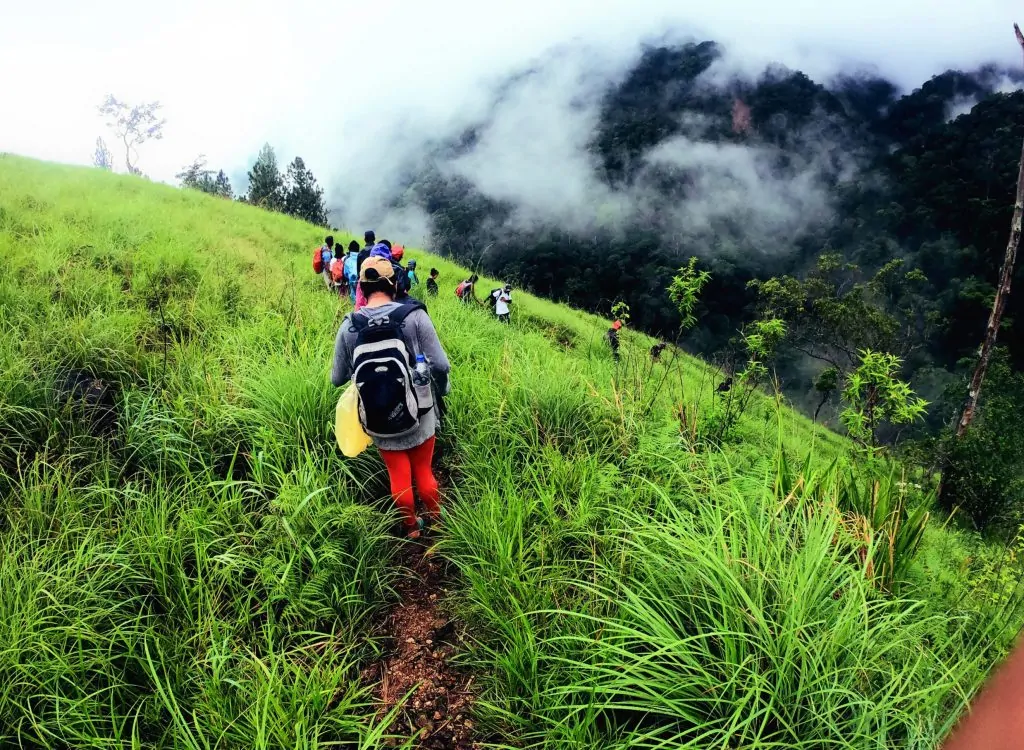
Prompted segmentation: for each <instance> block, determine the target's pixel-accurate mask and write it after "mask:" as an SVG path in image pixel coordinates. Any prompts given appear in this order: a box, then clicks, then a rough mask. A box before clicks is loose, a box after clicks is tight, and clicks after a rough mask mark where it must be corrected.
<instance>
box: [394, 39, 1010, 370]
mask: <svg viewBox="0 0 1024 750" xmlns="http://www.w3.org/2000/svg"><path fill="white" fill-rule="evenodd" d="M1021 79H1022V76H1021V75H1020V74H1017V73H1011V72H1009V71H1007V70H1004V69H1001V68H998V67H996V66H994V65H989V66H983V67H981V68H978V69H976V70H970V71H952V70H951V71H947V72H945V73H942V74H941V75H937V76H935V77H934V78H932V79H930V80H929V81H926V82H925V83H924V84H923V85H922V86H921V87H920V88H918V89H916V90H914V91H911V92H904V91H901V90H900V88H899V87H898V86H897V85H896V84H895V83H893V82H891V81H888V80H886V79H885V78H883V77H880V76H878V75H876V74H872V73H857V72H854V73H846V74H843V75H840V76H837V77H835V78H833V79H831V80H827V81H823V82H819V81H815V80H812V79H811V78H810V77H809V76H807V75H805V74H804V73H802V72H800V71H797V70H790V69H787V68H785V67H783V66H779V65H773V66H768V67H767V68H765V69H764V70H762V71H761V72H760V74H758V75H755V76H751V75H749V72H741V68H740V67H739V66H737V65H736V64H735V62H734V61H732V60H731V59H730V57H729V53H728V51H727V50H725V49H724V48H723V47H721V46H720V45H718V44H716V43H714V42H710V41H705V42H699V43H698V42H691V43H681V44H660V45H650V46H647V47H645V48H644V49H643V50H642V52H641V53H640V56H639V58H637V59H635V60H632V61H630V62H629V63H628V64H625V65H624V64H623V63H622V61H621V60H618V61H616V60H611V59H606V58H605V57H603V56H602V55H601V52H600V50H596V49H594V48H592V47H587V46H585V45H566V46H562V47H560V48H558V49H556V50H554V51H552V53H551V54H549V55H547V56H545V57H544V59H542V60H539V61H536V62H535V63H534V64H532V65H530V66H527V67H525V68H524V69H522V70H520V71H518V72H517V73H515V74H514V75H511V76H509V77H507V78H506V79H503V80H502V81H500V83H499V84H497V85H496V86H495V88H494V91H493V95H492V97H491V99H490V101H489V103H488V105H487V106H486V107H484V108H483V109H482V114H480V116H478V117H477V118H475V119H474V120H473V122H471V123H469V124H467V125H466V126H465V127H462V128H459V129H458V130H456V131H455V132H454V133H453V134H451V135H446V136H443V137H440V138H435V139H433V140H431V141H430V142H429V143H427V144H425V145H423V146H422V147H420V148H417V149H410V152H409V153H410V156H409V158H408V159H406V161H405V164H404V167H403V168H402V169H401V170H400V173H399V176H398V177H396V178H394V183H393V185H392V189H391V190H390V191H389V195H388V197H387V212H388V221H389V222H391V223H395V222H400V223H401V224H402V225H403V227H404V228H405V229H407V230H408V231H409V232H412V233H418V234H420V235H422V236H424V238H425V239H426V240H427V244H428V246H430V247H431V248H432V249H434V250H436V251H438V252H441V253H444V254H447V255H450V256H452V257H455V258H458V259H459V260H461V261H463V262H466V263H469V264H471V265H474V266H477V267H479V268H481V269H483V270H486V271H487V272H488V273H491V274H494V275H497V276H501V277H505V278H508V279H509V280H510V281H512V282H514V283H518V284H520V285H525V286H527V287H529V288H530V289H532V290H533V291H536V292H538V293H541V294H544V295H547V296H550V297H554V298H557V299H564V300H568V301H570V302H572V303H573V304H576V305H579V306H582V307H585V308H587V309H591V310H595V311H601V312H607V311H608V310H609V309H610V307H611V305H612V304H613V303H614V302H615V301H617V300H625V301H627V302H628V303H629V304H630V305H631V307H632V310H633V318H632V320H633V323H634V324H636V325H638V326H641V327H643V328H645V329H647V330H650V331H652V332H655V333H659V334H661V335H666V336H671V335H672V333H673V331H675V330H676V327H677V320H676V315H675V311H674V310H673V309H672V306H671V305H670V304H669V303H668V299H667V294H666V292H665V287H667V285H668V283H669V281H670V280H671V276H672V273H673V272H674V270H675V269H676V268H678V267H679V266H681V265H682V264H683V263H684V262H685V261H686V259H687V258H689V257H690V256H692V255H696V256H697V257H699V258H700V259H701V260H702V262H703V263H704V264H706V265H707V266H709V267H710V268H711V270H712V273H713V280H712V283H711V285H710V286H709V288H708V290H707V292H706V293H705V295H704V300H703V303H702V306H703V309H702V310H701V315H700V325H699V326H698V327H697V328H696V329H695V330H694V331H693V332H692V333H691V334H690V336H689V338H688V339H687V343H688V345H689V346H691V348H694V349H696V350H699V351H702V352H704V353H713V352H716V351H720V350H721V349H722V348H723V347H725V346H726V344H727V342H728V340H729V339H730V338H731V337H733V336H734V335H735V333H736V331H737V329H738V328H739V327H740V326H741V325H742V323H743V321H744V320H746V319H749V317H750V316H751V315H752V314H753V310H752V308H751V304H752V302H753V298H752V294H751V292H750V291H749V290H748V289H747V282H748V281H750V280H751V279H755V278H767V277H769V276H776V275H779V274H799V273H800V272H801V271H802V270H803V269H805V268H807V267H809V266H810V265H811V264H813V261H814V258H815V257H816V256H817V255H818V254H819V253H820V252H822V251H823V250H826V249H827V250H829V251H832V252H838V253H840V254H841V255H842V257H843V258H844V259H845V260H846V261H848V262H849V263H856V264H859V265H860V266H862V267H863V268H865V269H872V268H877V267H879V266H880V265H881V264H883V263H885V262H887V261H888V260H891V259H892V258H903V259H905V260H906V262H907V264H908V267H910V266H920V267H922V269H923V270H924V271H925V273H926V275H927V283H928V284H929V285H930V287H929V293H930V294H933V296H934V299H935V300H936V309H935V311H934V316H935V317H936V319H937V320H939V321H940V323H939V325H938V330H937V333H936V334H935V336H933V337H932V338H931V339H930V340H929V341H928V342H927V348H928V349H929V355H928V356H926V357H923V358H922V359H921V361H920V362H918V363H917V365H923V364H932V363H937V364H939V365H941V366H943V367H950V366H952V365H953V364H954V363H955V362H956V360H957V359H958V358H959V357H961V356H964V355H967V354H969V353H970V352H971V350H972V349H973V348H974V347H975V346H976V345H977V341H978V339H979V336H980V332H981V330H982V328H983V325H984V319H985V315H986V314H987V304H988V303H987V301H986V300H987V296H988V295H989V294H990V291H991V287H992V283H993V282H994V280H995V278H996V274H997V269H998V267H999V263H1000V261H1001V259H1002V254H1003V249H1004V247H1005V236H1006V231H1007V226H1008V223H1009V217H1010V212H1011V211H1012V191H1013V186H1014V183H1015V178H1016V166H1017V157H1018V155H1019V149H1020V142H1021V137H1022V136H1024V118H1022V117H1021V115H1022V114H1024V95H1022V94H1021V93H1020V91H1019V90H1018V85H1019V83H1020V82H1021ZM1022 300H1024V298H1021V297H1020V296H1019V295H1018V297H1017V298H1016V300H1014V301H1011V309H1010V310H1009V312H1008V317H1009V318H1011V319H1012V318H1019V317H1020V313H1021V312H1022V308H1024V302H1022ZM1004 343H1007V344H1008V345H1009V346H1010V347H1011V349H1012V350H1013V352H1014V354H1015V356H1016V357H1017V359H1018V361H1020V358H1021V356H1022V352H1021V347H1020V342H1019V339H1018V338H1017V337H1016V336H1015V334H1014V332H1013V330H1012V326H1011V327H1010V329H1009V331H1008V333H1007V335H1006V336H1004ZM915 366H916V365H915Z"/></svg>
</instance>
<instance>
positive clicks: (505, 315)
mask: <svg viewBox="0 0 1024 750" xmlns="http://www.w3.org/2000/svg"><path fill="white" fill-rule="evenodd" d="M494 294H495V301H494V314H495V315H497V316H498V320H500V321H501V322H502V323H508V322H509V317H510V315H511V313H510V312H509V307H508V306H509V304H510V303H511V302H512V287H511V286H510V285H509V284H506V285H505V286H504V288H502V289H498V290H497V291H496V292H495V293H494Z"/></svg>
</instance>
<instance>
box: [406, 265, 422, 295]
mask: <svg viewBox="0 0 1024 750" xmlns="http://www.w3.org/2000/svg"><path fill="white" fill-rule="evenodd" d="M405 275H406V277H407V278H408V279H409V291H412V288H413V287H414V286H416V285H417V284H419V283H420V280H419V279H418V278H417V277H416V259H415V258H413V259H410V260H409V262H408V263H406V264H405Z"/></svg>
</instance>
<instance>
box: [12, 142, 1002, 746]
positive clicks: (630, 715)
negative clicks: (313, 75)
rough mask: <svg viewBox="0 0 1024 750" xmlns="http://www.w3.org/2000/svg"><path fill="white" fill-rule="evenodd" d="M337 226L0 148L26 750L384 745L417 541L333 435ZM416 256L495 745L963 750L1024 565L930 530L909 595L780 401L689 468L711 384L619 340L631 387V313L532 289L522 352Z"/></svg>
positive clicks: (465, 602) (16, 620)
mask: <svg viewBox="0 0 1024 750" xmlns="http://www.w3.org/2000/svg"><path fill="white" fill-rule="evenodd" d="M321 234H322V232H321V231H320V230H318V229H317V228H315V227H311V226H309V225H305V224H301V223H299V222H296V221H293V220H291V219H288V218H285V217H283V216H278V215H273V214H270V213H266V212H264V211H261V210H258V209H255V208H251V207H248V206H244V205H239V204H233V203H230V202H226V201H221V200H218V199H213V198H209V197H207V196H204V195H201V194H198V193H192V192H184V191H179V190H176V189H173V188H169V187H166V186H163V185H154V184H151V183H149V182H146V181H145V180H142V179H138V178H132V177H120V176H112V175H109V174H106V173H103V172H100V171H97V170H89V169H77V168H70V167H62V166H56V165H51V164H43V163H38V162H34V161H30V160H26V159H21V158H16V157H11V156H0V256H2V257H3V258H4V260H5V262H4V263H3V264H2V265H0V471H2V477H0V497H2V503H3V504H2V515H0V744H14V745H18V744H19V743H20V745H21V746H24V747H52V748H65V747H76V748H78V747H97V748H98V747H104V748H115V747H116V748H121V747H125V748H127V747H153V748H164V747H183V748H251V747H266V748H272V747H273V748H277V747H294V748H315V747H352V748H371V747H376V746H378V745H379V744H380V743H381V742H382V740H381V733H382V732H383V731H384V727H386V726H388V724H389V722H388V721H387V719H386V718H382V717H379V716H378V714H377V708H376V707H375V706H373V705H372V704H371V701H370V693H369V690H368V688H367V686H366V685H364V684H362V683H361V682H360V677H359V675H360V670H361V669H362V668H363V667H365V666H366V665H367V664H368V663H370V662H371V661H373V660H374V659H375V658H376V657H377V656H378V655H379V653H380V650H381V648H383V645H382V644H381V643H378V642H377V641H376V640H375V639H374V637H373V628H372V624H373V620H374V617H375V616H376V615H378V614H379V613H380V612H381V611H382V609H383V608H384V607H386V606H387V605H388V604H389V603H390V602H392V601H393V600H394V596H395V594H394V583H395V580H396V577H397V576H399V575H401V571H400V570H399V569H398V567H397V566H396V562H395V560H396V552H397V551H398V545H399V544H400V542H398V541H397V539H396V538H395V537H394V536H393V535H392V534H391V533H390V531H391V527H392V524H393V521H394V517H393V516H392V514H391V508H390V503H389V502H388V501H387V499H386V492H387V489H386V488H387V483H386V477H385V475H384V470H383V466H382V465H381V463H380V461H379V459H378V458H377V457H376V456H375V455H372V452H367V453H366V454H364V455H363V456H360V457H359V458H358V459H356V460H345V459H343V458H342V457H341V456H340V454H339V453H338V451H337V450H336V448H335V446H334V444H333V435H332V421H333V406H334V403H335V400H336V398H337V395H338V392H337V391H335V390H334V389H333V388H331V386H330V384H329V382H328V369H329V363H330V358H331V354H332V348H333V341H334V334H335V332H336V330H337V326H338V323H339V322H340V320H341V317H342V316H343V315H344V313H345V311H346V305H345V304H344V303H341V302H339V301H338V300H337V299H336V298H334V297H331V296H329V295H328V294H327V293H326V292H325V290H324V289H323V285H322V282H321V281H320V279H319V278H318V277H316V276H314V275H313V274H312V272H311V268H310V258H309V256H310V251H311V249H312V248H313V247H314V246H315V245H316V244H317V243H318V242H319V240H320V238H321ZM336 236H337V233H336ZM397 239H400V238H397ZM346 240H347V237H346ZM412 257H416V258H417V259H418V260H419V261H420V262H419V266H420V268H421V269H422V270H423V271H424V276H425V272H426V271H427V270H429V268H430V267H431V266H436V267H437V268H439V269H440V270H441V272H442V276H441V284H442V293H441V295H440V297H439V298H437V299H434V300H429V306H430V311H431V315H432V317H433V319H434V320H435V323H436V325H437V328H438V331H439V334H440V336H441V338H442V341H443V342H444V344H445V346H446V348H447V350H448V352H449V355H450V356H451V359H452V362H453V366H454V371H453V376H452V382H453V388H454V390H453V393H452V395H451V397H450V399H449V418H448V420H447V424H446V425H445V428H444V430H443V432H442V434H441V446H442V449H443V460H444V463H445V470H446V471H445V475H446V476H448V477H450V478H451V481H450V484H449V486H448V487H446V488H445V493H446V508H447V511H448V516H447V520H446V523H445V525H444V526H443V529H442V531H441V532H440V536H439V538H438V544H437V551H438V553H439V554H441V555H443V556H445V557H446V558H447V559H448V560H449V561H450V562H451V563H452V564H453V566H454V569H455V570H456V571H457V573H458V575H457V578H456V586H457V591H456V592H455V594H454V596H453V598H452V601H451V602H449V606H451V607H452V608H453V609H454V610H455V611H456V612H457V613H458V614H459V615H460V616H461V617H463V618H464V619H465V620H466V622H467V625H468V632H469V633H470V634H471V635H472V643H471V646H470V648H469V650H468V651H466V652H465V653H463V654H462V655H461V659H462V660H463V661H464V663H465V664H466V666H467V667H469V668H472V669H473V670H475V672H476V678H475V684H476V685H477V686H478V687H479V689H480V699H479V701H478V703H477V707H476V713H477V718H478V719H479V721H480V722H481V726H482V728H483V733H484V734H485V735H486V736H487V737H489V738H490V739H491V740H493V742H494V743H495V744H497V745H499V746H502V745H505V746H515V747H536V748H565V749H568V748H579V749H581V750H582V749H583V748H632V747H637V748H675V747H693V748H705V747H720V748H732V747H735V748H739V747H743V748H792V747H804V748H825V747H828V748H883V747H891V748H903V747H919V748H930V747H934V746H935V744H936V742H937V741H938V739H939V738H940V737H941V736H942V735H943V734H944V733H945V732H946V731H947V729H948V727H949V726H951V725H952V723H953V722H954V721H955V719H956V716H957V715H958V713H959V711H960V710H961V709H962V707H963V705H964V704H965V701H966V699H967V697H968V696H969V695H970V694H971V693H972V692H973V691H974V690H975V689H976V687H977V685H978V684H979V681H980V680H981V679H982V677H983V676H984V674H985V672H986V671H987V670H988V669H989V668H990V666H991V664H992V663H993V662H994V661H995V660H996V659H997V658H998V657H999V656H1000V654H1001V653H1002V652H1003V651H1004V650H1005V648H1006V647H1007V645H1008V643H1009V642H1010V640H1011V639H1012V636H1013V635H1014V633H1015V631H1016V628H1017V626H1018V624H1019V622H1020V613H1019V607H1018V603H1019V599H1020V597H1019V595H1018V594H1017V593H1016V592H1015V590H1014V589H1012V587H1010V581H1011V579H1013V578H1014V577H1013V576H1012V575H1009V573H1010V572H1012V571H1015V570H1019V564H1020V563H1019V557H1020V556H1019V555H1017V556H1014V555H1002V553H1001V551H1000V550H994V549H992V548H991V547H989V546H987V545H986V544H984V543H983V542H982V541H981V540H979V539H977V538H976V537H973V536H971V535H968V534H965V533H964V532H962V531H951V530H950V529H948V528H946V527H945V526H944V525H943V519H941V518H939V519H933V520H932V521H930V522H929V523H928V525H927V527H926V528H925V529H924V542H923V544H922V546H921V548H920V551H919V553H918V554H917V556H916V557H913V558H911V556H910V554H909V553H908V554H907V556H906V560H904V561H902V562H907V561H909V562H908V564H907V565H905V566H895V569H898V570H900V571H909V572H907V573H905V575H903V577H902V578H901V579H900V581H899V582H898V583H899V585H898V586H895V587H893V592H892V593H890V592H888V591H887V590H885V588H886V587H883V586H881V585H879V582H878V580H877V579H876V578H875V577H874V576H873V574H872V572H871V568H870V566H868V565H867V563H866V561H870V560H877V559H880V558H879V557H878V550H879V549H883V551H884V548H883V547H882V546H881V545H883V541H884V540H882V539H881V538H880V535H876V536H872V534H871V533H869V532H868V531H866V530H865V529H866V527H865V526H864V525H863V524H862V523H861V520H862V516H860V515H858V514H855V513H852V511H851V507H850V503H851V501H850V500H849V497H854V496H855V497H856V498H858V500H857V502H860V503H863V502H864V499H863V498H864V497H865V496H866V495H864V492H861V494H857V495H851V494H850V493H849V492H847V493H846V494H843V493H842V492H840V490H839V484H838V480H835V481H836V483H834V484H829V483H828V482H825V481H824V480H822V481H821V483H820V484H818V485H816V487H817V490H816V491H815V492H811V491H810V489H809V487H810V485H811V484H812V482H811V479H812V475H814V476H816V477H819V478H822V477H826V476H833V475H831V474H828V470H827V467H828V466H830V465H832V464H833V463H836V464H838V465H839V466H840V468H841V473H842V474H843V476H846V467H848V466H849V465H850V464H851V463H852V458H851V455H852V454H851V451H850V447H849V445H848V444H847V443H846V441H845V440H843V439H842V438H840V437H839V436H837V435H835V434H834V433H831V432H829V431H827V430H824V429H822V428H820V427H818V426H815V425H813V424H811V422H810V421H809V420H807V419H806V418H804V417H802V416H800V415H798V414H796V413H795V412H792V411H790V410H788V409H786V408H785V407H784V406H780V405H779V404H778V403H777V401H776V400H775V399H773V398H770V397H767V396H762V395H760V394H759V395H757V396H756V397H755V398H754V400H753V402H752V406H751V408H750V410H749V411H748V413H747V414H745V415H744V416H743V418H742V419H741V421H740V423H739V425H738V426H737V428H736V430H735V434H734V435H733V436H732V438H731V439H730V440H729V441H728V442H727V443H726V444H724V445H722V446H720V447H716V448H714V449H711V448H709V447H708V446H706V445H701V446H694V445H691V444H689V443H688V442H687V441H686V439H685V438H684V437H682V436H681V435H680V424H679V420H678V417H677V414H678V411H679V408H680V406H685V407H686V409H687V414H688V415H689V416H690V417H693V415H697V418H698V419H699V418H701V415H706V414H707V413H708V412H709V411H710V410H711V409H712V408H713V403H714V399H715V398H716V396H715V394H714V387H715V385H716V384H717V382H718V378H719V376H718V375H717V373H715V372H714V371H713V370H711V369H710V368H708V367H707V366H706V365H704V364H703V363H702V362H700V361H698V360H696V359H693V358H690V357H687V356H685V355H682V354H675V355H671V356H667V357H666V360H665V362H664V363H662V364H659V365H656V366H651V365H650V364H649V362H648V360H647V357H646V351H647V348H648V347H649V345H650V343H651V341H650V340H649V339H648V338H647V337H645V336H643V335H641V334H638V333H635V332H626V334H625V335H624V337H623V341H624V343H623V353H624V360H623V363H622V364H620V365H618V366H616V365H613V363H612V362H611V360H610V356H609V352H608V349H607V345H606V344H605V341H604V338H603V334H604V332H605V330H606V329H607V325H608V324H607V321H604V320H601V319H599V318H597V317H595V316H592V315H589V314H585V313H582V312H579V311H575V310H570V309H568V308H566V307H563V306H560V305H557V304H554V303H552V302H549V301H545V300H541V299H537V298H533V297H531V296H529V295H526V294H523V293H519V292H517V293H516V297H517V298H516V301H515V306H514V322H513V324H512V325H511V326H508V327H506V326H502V325H500V324H498V323H497V322H496V321H495V320H494V319H493V316H491V315H490V314H489V313H488V311H486V310H485V309H484V308H467V307H465V306H462V305H460V304H459V303H458V302H457V300H456V299H455V297H454V294H453V293H452V290H453V289H454V287H455V285H456V284H457V282H458V281H459V280H460V279H461V278H462V277H464V276H465V275H466V271H465V270H463V269H459V268H458V267H456V266H454V265H452V264H451V263H449V262H447V261H444V260H442V259H438V258H435V257H432V256H429V255H428V254H426V253H422V252H413V253H412ZM494 285H496V281H493V280H484V282H483V283H482V284H481V285H480V288H481V289H483V290H485V291H486V290H487V289H489V288H491V286H494ZM72 370H74V371H84V372H88V373H89V374H91V375H92V376H95V377H98V378H101V379H102V380H103V381H104V382H106V383H108V384H109V386H110V392H111V393H112V394H113V402H114V404H115V407H116V412H117V422H116V426H115V427H114V428H113V429H111V430H110V431H108V432H100V431H98V430H96V429H95V427H94V426H93V425H91V424H90V421H89V415H88V414H86V413H83V410H82V409H81V408H80V406H78V405H77V404H76V403H75V401H74V399H69V398H66V397H61V396H60V395H59V394H60V393H61V389H60V388H59V385H60V384H61V383H62V382H63V380H64V378H65V377H66V375H67V373H68V372H69V371H72ZM808 456H809V457H810V460H809V461H808V463H807V466H806V468H804V469H802V470H801V471H800V472H798V474H799V475H800V476H802V477H803V481H802V482H801V481H800V477H799V476H794V477H791V478H790V479H787V480H786V481H785V482H782V481H781V480H780V476H781V475H782V474H781V473H780V471H781V469H780V467H782V466H790V467H792V466H803V465H804V464H803V462H804V459H805V458H806V457H808ZM854 470H855V474H854V476H855V477H859V476H862V474H861V473H860V472H861V469H860V468H858V467H854ZM782 473H784V472H782ZM835 476H838V474H836V475H835ZM829 481H831V480H829ZM852 481H853V482H857V481H859V480H858V479H854V480H852ZM861 489H862V490H864V491H865V492H866V489H865V488H861ZM908 497H909V502H910V503H911V505H913V504H914V503H915V502H917V503H920V500H919V499H918V500H915V498H914V496H913V493H910V494H909V495H908ZM844 498H846V499H844ZM908 546H909V545H908ZM1015 566H1016V567H1015ZM1017 578H1019V576H1017ZM997 587H1002V588H1001V589H1000V590H999V591H996V588H997ZM1008 587H1010V588H1008Z"/></svg>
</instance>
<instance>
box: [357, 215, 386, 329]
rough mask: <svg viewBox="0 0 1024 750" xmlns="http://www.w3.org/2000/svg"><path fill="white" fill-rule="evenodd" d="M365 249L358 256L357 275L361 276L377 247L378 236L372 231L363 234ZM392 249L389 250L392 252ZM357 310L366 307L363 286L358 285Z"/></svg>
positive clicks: (368, 230)
mask: <svg viewBox="0 0 1024 750" xmlns="http://www.w3.org/2000/svg"><path fill="white" fill-rule="evenodd" d="M363 242H364V243H365V244H364V245H363V249H362V250H360V251H359V255H357V256H356V274H357V275H358V274H360V273H362V271H363V263H365V262H366V259H367V258H369V257H370V253H372V252H373V248H375V247H377V235H375V234H374V233H373V230H372V229H367V230H366V231H365V232H363ZM390 250H391V248H390V247H389V248H388V251H389V252H390ZM354 304H355V309H356V310H360V309H362V308H363V306H364V305H366V295H364V294H363V290H362V284H356V301H355V303H354Z"/></svg>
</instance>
